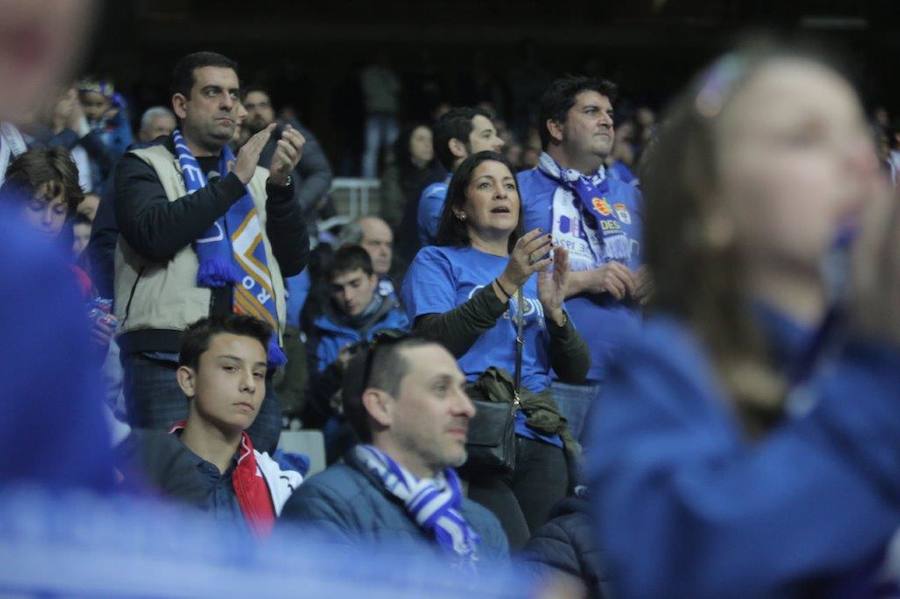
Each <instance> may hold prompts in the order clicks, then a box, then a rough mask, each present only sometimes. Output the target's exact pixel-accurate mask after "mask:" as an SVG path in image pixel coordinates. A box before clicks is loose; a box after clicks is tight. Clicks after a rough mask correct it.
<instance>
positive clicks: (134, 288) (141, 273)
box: [119, 266, 147, 328]
mask: <svg viewBox="0 0 900 599" xmlns="http://www.w3.org/2000/svg"><path fill="white" fill-rule="evenodd" d="M145 268H147V267H146V266H142V267H141V270H139V271H138V276H137V278H136V279H135V280H134V285H132V286H131V293H130V294H128V303H127V304H125V318H123V319H122V322H121V323H120V324H119V327H120V328H121V327H123V326H125V323H126V322H127V321H128V316H129V315H130V314H131V301H132V300H133V299H134V292H135V291H137V286H138V283H139V282H140V281H141V277H142V276H144V269H145Z"/></svg>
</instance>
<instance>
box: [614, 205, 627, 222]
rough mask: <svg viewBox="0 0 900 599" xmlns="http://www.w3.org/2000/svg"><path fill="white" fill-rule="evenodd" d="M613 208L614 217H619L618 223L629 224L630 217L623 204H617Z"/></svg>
mask: <svg viewBox="0 0 900 599" xmlns="http://www.w3.org/2000/svg"><path fill="white" fill-rule="evenodd" d="M613 208H615V209H616V216H618V217H619V220H620V221H622V222H623V223H625V224H626V225H630V224H631V215H630V214H629V213H628V208H626V207H625V204H623V203H621V202H618V203H616V204H614V205H613Z"/></svg>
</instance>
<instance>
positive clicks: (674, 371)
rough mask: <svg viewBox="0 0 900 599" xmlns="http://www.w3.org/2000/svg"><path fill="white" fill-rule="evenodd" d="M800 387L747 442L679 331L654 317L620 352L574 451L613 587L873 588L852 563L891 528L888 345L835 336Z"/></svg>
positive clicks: (894, 407)
mask: <svg viewBox="0 0 900 599" xmlns="http://www.w3.org/2000/svg"><path fill="white" fill-rule="evenodd" d="M768 324H769V325H770V326H771V325H773V324H774V321H773V320H770V322H769V323H768ZM785 333H787V336H790V335H791V332H790V331H784V330H778V331H774V336H775V337H781V338H782V339H783V338H785ZM808 390H809V391H810V392H811V396H812V397H815V398H816V399H817V402H816V403H815V404H814V407H812V409H811V410H809V411H807V412H806V413H805V414H803V415H799V414H798V415H796V416H795V417H792V418H789V419H788V420H787V421H786V422H784V423H783V424H782V425H780V426H779V427H777V428H776V429H775V430H773V431H771V432H770V434H768V436H766V437H765V438H764V439H762V440H761V441H758V442H756V443H750V442H748V441H746V440H745V438H744V435H743V432H742V429H741V426H740V424H739V423H738V421H737V418H736V416H735V413H734V411H733V410H732V409H731V408H730V407H729V405H728V399H727V398H726V397H725V396H724V393H723V390H722V389H721V387H720V386H719V384H718V383H717V381H716V377H715V374H714V372H713V370H712V366H711V363H710V359H709V356H708V355H706V353H705V352H704V350H703V348H702V347H701V346H700V345H699V343H698V342H697V340H696V339H695V338H694V337H693V336H692V334H691V333H690V332H689V331H688V330H687V329H686V328H685V327H684V326H682V325H681V324H679V323H678V322H676V321H673V320H670V319H665V318H655V319H652V320H650V321H648V323H647V324H646V326H645V329H644V332H643V334H642V335H641V336H640V337H639V338H635V339H634V340H633V341H632V342H631V343H629V344H627V345H626V346H625V347H623V348H622V351H621V352H620V355H619V359H617V360H616V362H615V364H614V365H613V366H612V367H611V371H610V375H609V378H608V380H607V383H606V385H605V386H604V388H603V390H602V392H601V398H600V401H601V402H602V403H601V404H600V405H601V409H598V410H597V411H596V414H595V416H596V417H595V419H594V422H593V423H592V424H593V429H592V430H591V433H592V435H591V438H590V443H589V447H590V450H591V454H590V456H589V459H588V461H587V463H588V472H587V474H588V478H589V482H590V490H591V494H592V497H593V498H594V506H593V507H594V515H595V521H596V528H597V534H598V535H599V540H600V542H601V544H602V546H603V549H604V555H605V556H606V558H607V561H606V563H607V565H608V566H609V573H610V578H611V580H612V583H613V586H614V587H616V588H617V590H618V592H619V594H620V595H621V596H623V597H657V596H666V597H725V596H727V597H759V596H766V597H771V596H788V595H791V594H794V593H796V592H798V591H799V586H800V585H804V588H805V589H806V590H808V589H809V585H810V584H811V583H812V582H813V581H815V582H817V583H819V584H823V580H825V582H824V585H825V587H826V589H827V590H829V591H831V592H838V593H840V591H836V589H837V588H846V587H847V586H848V585H849V586H854V585H855V586H858V585H859V584H860V582H862V583H863V584H865V583H866V582H871V578H869V579H868V580H866V572H865V567H866V565H872V564H874V563H877V561H878V560H879V559H880V558H881V556H882V555H883V552H884V549H885V546H886V544H887V543H888V542H889V540H890V539H891V536H892V535H893V534H894V532H895V530H896V529H897V528H898V526H900V409H898V407H900V405H898V400H900V352H898V351H897V349H896V348H891V347H887V346H878V345H875V344H871V343H858V342H857V343H848V344H847V345H845V346H844V348H843V349H842V351H841V353H840V354H839V355H837V356H836V357H835V358H834V359H833V360H832V361H831V362H829V364H828V366H827V368H823V369H820V371H819V372H818V374H816V375H815V376H814V377H813V378H812V379H811V380H810V381H809V383H808ZM842 585H843V586H842Z"/></svg>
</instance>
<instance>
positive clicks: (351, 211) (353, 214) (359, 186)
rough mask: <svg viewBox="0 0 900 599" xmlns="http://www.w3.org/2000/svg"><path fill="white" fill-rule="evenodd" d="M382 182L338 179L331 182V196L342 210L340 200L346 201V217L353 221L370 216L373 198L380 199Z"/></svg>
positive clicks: (346, 178) (353, 178) (351, 178)
mask: <svg viewBox="0 0 900 599" xmlns="http://www.w3.org/2000/svg"><path fill="white" fill-rule="evenodd" d="M380 189H381V181H379V180H378V179H361V178H356V177H337V178H335V179H334V180H333V181H332V182H331V195H332V197H333V198H334V200H335V204H336V205H337V206H338V211H339V212H342V213H343V212H344V211H342V210H340V204H341V202H340V200H341V199H344V198H345V199H346V203H347V204H346V205H347V209H346V215H347V216H349V217H350V220H353V219H355V218H357V217H360V216H365V215H367V214H369V211H370V208H371V205H370V204H371V201H372V199H373V196H375V197H376V198H377V197H378V192H379V190H380Z"/></svg>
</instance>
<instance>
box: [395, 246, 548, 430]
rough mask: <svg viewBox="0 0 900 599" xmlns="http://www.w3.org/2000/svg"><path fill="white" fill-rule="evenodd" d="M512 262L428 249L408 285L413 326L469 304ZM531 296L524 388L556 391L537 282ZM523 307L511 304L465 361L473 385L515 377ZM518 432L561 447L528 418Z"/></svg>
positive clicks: (466, 250) (529, 285)
mask: <svg viewBox="0 0 900 599" xmlns="http://www.w3.org/2000/svg"><path fill="white" fill-rule="evenodd" d="M507 261H508V258H505V257H502V256H494V255H492V254H486V253H484V252H481V251H479V250H476V249H474V248H471V247H446V246H428V247H424V248H422V249H421V250H419V253H418V254H416V257H415V259H414V260H413V263H412V265H411V266H410V267H409V271H408V272H407V273H406V279H405V280H404V281H403V289H402V297H403V303H404V305H405V306H406V311H407V314H408V316H409V320H410V322H415V319H416V318H417V317H419V316H422V315H424V314H443V313H444V312H448V311H450V310H452V309H453V308H456V307H457V306H459V305H461V304H463V303H465V302H467V301H468V300H469V298H471V297H472V295H474V294H475V293H476V292H477V291H478V290H479V289H481V288H482V287H484V286H485V285H490V284H491V281H493V280H494V279H495V278H497V277H498V276H500V274H501V273H502V272H503V269H504V268H506V263H507ZM522 289H523V292H524V294H525V315H524V316H525V317H524V337H525V347H524V348H523V352H522V385H523V386H524V387H525V388H527V389H529V390H530V391H533V392H536V393H537V392H540V391H543V390H544V389H546V388H547V387H548V386H549V385H550V358H549V355H548V353H547V348H548V347H549V344H550V333H549V331H547V326H546V324H545V322H544V308H543V306H542V305H541V302H540V301H539V300H538V293H537V276H532V277H531V278H530V279H528V282H526V283H525V286H524V287H523V288H522ZM516 309H517V305H516V301H515V300H510V302H509V309H508V310H507V312H506V313H505V314H504V315H503V316H502V317H500V318H498V319H497V324H495V325H494V326H493V327H492V328H490V329H488V330H487V331H485V332H484V333H482V334H481V336H480V337H479V338H478V340H477V341H475V343H474V344H473V345H472V347H471V348H469V351H467V352H466V353H465V354H464V355H463V356H462V357H460V358H459V359H458V363H459V367H460V369H461V370H462V371H463V373H464V374H465V375H466V379H467V380H468V381H469V382H472V381H475V380H476V379H477V378H478V376H479V375H480V374H481V373H482V372H484V371H485V370H487V369H488V367H490V366H496V367H498V368H503V369H504V370H506V371H508V372H509V373H510V374H512V373H514V372H515V365H516V325H515V321H514V320H513V318H514V317H515V313H516ZM516 425H517V426H516V432H517V433H518V434H520V435H521V436H525V437H529V438H533V439H535V438H540V439H542V440H545V441H548V442H551V443H554V444H557V445H558V444H559V443H557V440H558V439H559V437H558V436H553V437H545V436H543V435H538V434H537V433H535V432H534V431H532V430H531V429H529V428H528V427H527V426H525V423H524V414H523V415H522V416H521V417H519V418H518V419H517V421H516Z"/></svg>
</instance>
